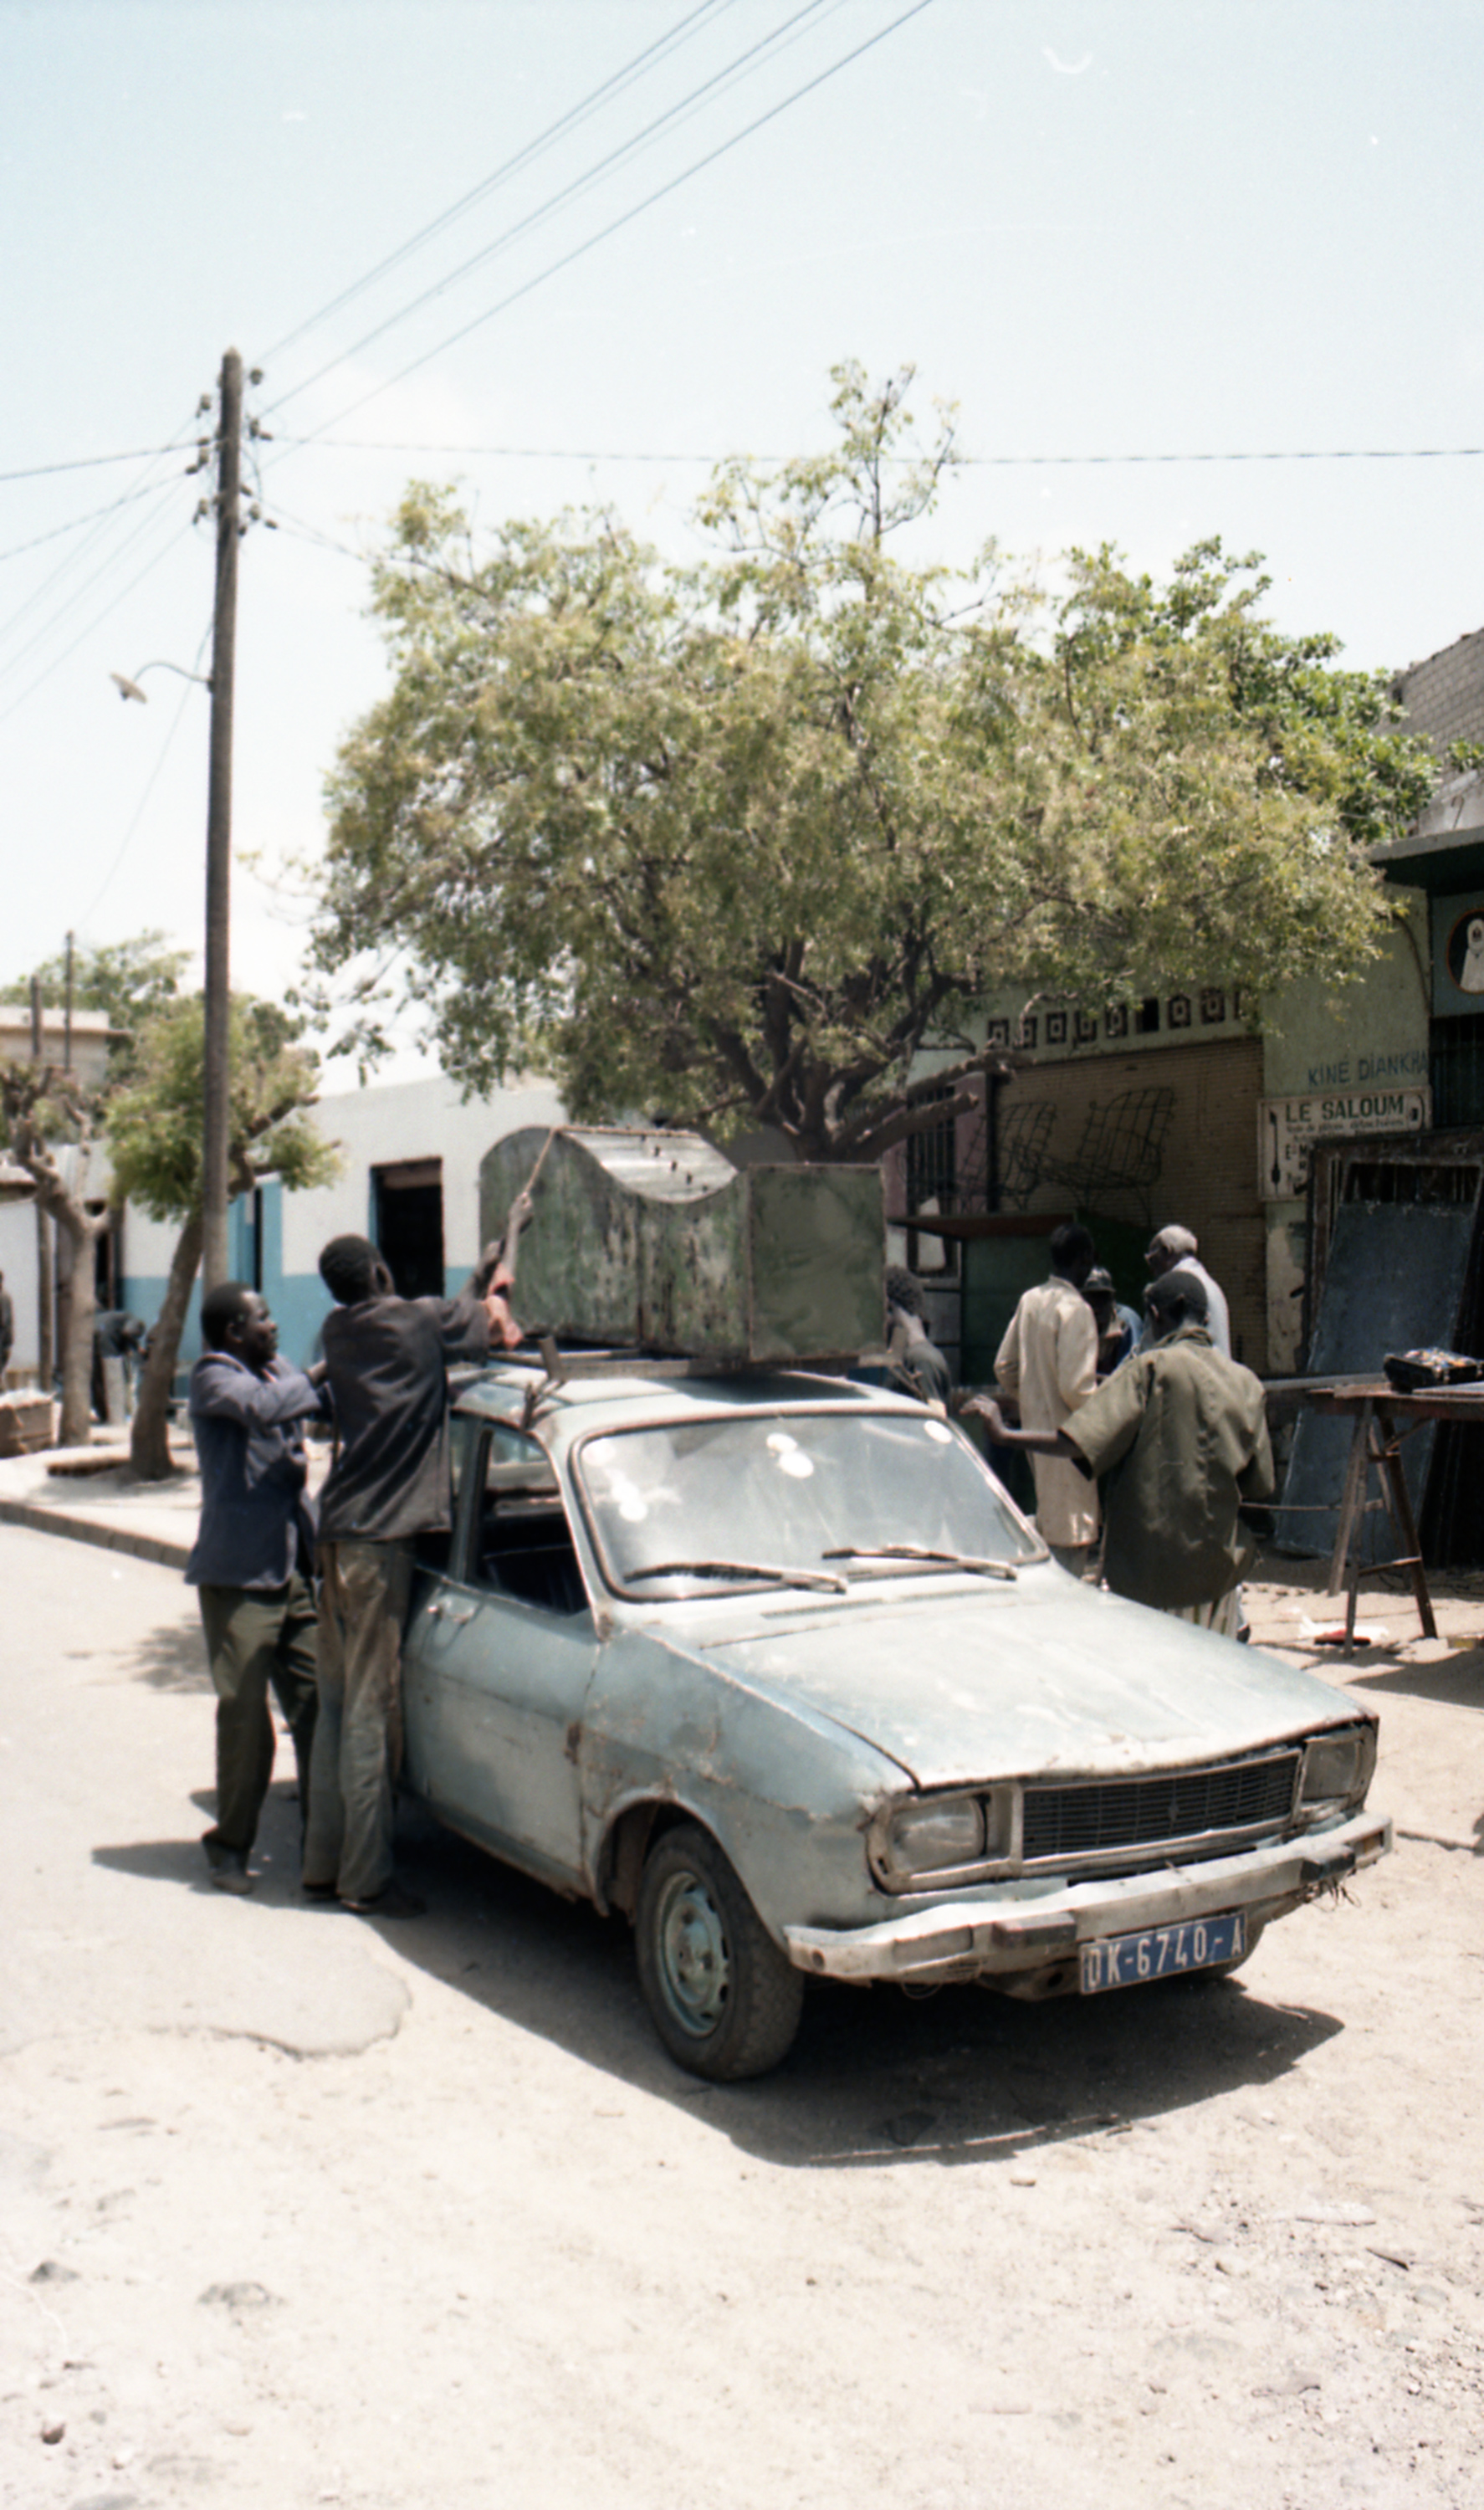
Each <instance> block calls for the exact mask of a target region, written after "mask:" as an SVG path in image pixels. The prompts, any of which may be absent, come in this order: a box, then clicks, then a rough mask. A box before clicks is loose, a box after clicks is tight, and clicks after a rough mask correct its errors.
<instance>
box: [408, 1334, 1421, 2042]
mask: <svg viewBox="0 0 1484 2510" xmlns="http://www.w3.org/2000/svg"><path fill="white" fill-rule="evenodd" d="M566 1366H567V1367H568V1369H569V1370H570V1371H571V1372H573V1373H569V1374H566V1375H563V1374H561V1373H560V1370H559V1369H558V1370H557V1371H556V1372H555V1373H553V1374H548V1373H546V1372H545V1371H544V1370H543V1369H542V1368H540V1367H533V1366H527V1365H525V1364H524V1363H523V1362H515V1361H512V1362H510V1363H508V1364H503V1365H500V1366H497V1367H493V1368H490V1369H488V1370H486V1371H484V1372H483V1373H481V1374H480V1375H478V1376H477V1377H476V1378H475V1379H474V1380H473V1381H472V1382H471V1383H470V1384H469V1385H468V1386H467V1387H465V1388H464V1389H463V1390H462V1392H461V1393H460V1395H459V1398H458V1401H457V1405H456V1412H455V1443H456V1450H457V1465H456V1469H457V1506H456V1519H455V1525H454V1529H453V1533H452V1536H451V1538H450V1539H449V1540H448V1541H447V1543H446V1545H439V1546H438V1547H437V1549H436V1551H435V1552H434V1553H432V1554H430V1557H429V1559H428V1562H427V1564H426V1566H425V1570H424V1573H423V1576H422V1578H421V1582H420V1584H419V1587H418V1589H417V1592H416V1595H415V1599H414V1606H413V1616H412V1623H411V1630H410V1634H409V1639H408V1647H407V1657H406V1700H405V1711H406V1779H407V1782H408V1784H409V1785H410V1787H411V1788H412V1790H413V1791H414V1792H415V1794H416V1795H417V1796H419V1797H420V1798H421V1799H422V1801H423V1802H424V1803H425V1804H426V1805H427V1806H429V1807H430V1809H431V1810H432V1811H433V1812H434V1814H436V1815H437V1817H438V1819H439V1820H440V1821H442V1822H444V1823H446V1824H448V1825H449V1826H450V1827H451V1828H452V1829H454V1830H456V1831H459V1832H461V1833H463V1834H464V1835H465V1836H467V1837H468V1838H470V1839H472V1840H475V1841H476V1842H477V1843H478V1844H480V1845H481V1846H483V1847H484V1848H487V1849H488V1850H490V1851H491V1852H492V1853H493V1854H494V1855H496V1856H499V1857H503V1858H505V1859H507V1860H508V1861H509V1862H510V1863H512V1864H514V1865H516V1866H519V1867H520V1868H522V1869H523V1870H524V1871H525V1872H527V1873H530V1874H533V1875H536V1876H539V1877H540V1878H542V1879H543V1880H544V1881H546V1882H548V1883H552V1884H553V1885H555V1886H556V1887H557V1888H558V1889H559V1890H561V1891H564V1892H568V1893H580V1894H582V1895H584V1896H586V1897H587V1898H589V1899H590V1900H592V1901H593V1902H594V1903H595V1904H596V1905H597V1907H598V1908H599V1909H602V1910H604V1911H609V1910H617V1911H620V1912H622V1913H623V1914H624V1915H625V1916H627V1917H628V1918H629V1919H630V1920H631V1921H632V1923H633V1925H634V1928H635V1933H636V1938H637V1954H638V1968H639V1977H640V1981H641V1984H642V1989H643V1994H644V1997H645V1999H646V2002H647V2004H648V2008H649V2011H650V2013H651V2015H652V2017H653V2020H654V2023H655V2027H656V2029H657V2031H658V2032H659V2035H660V2036H661V2038H662V2039H663V2041H664V2042H665V2045H666V2048H667V2049H668V2050H669V2051H670V2053H671V2055H672V2056H673V2057H675V2058H676V2059H677V2060H678V2061H679V2063H680V2064H681V2065H682V2066H685V2067H688V2068H690V2069H691V2070H692V2071H693V2072H695V2073H699V2074H703V2075H706V2076H709V2077H712V2078H713V2079H721V2080H727V2079H734V2078H737V2077H739V2076H742V2075H748V2074H756V2073H762V2072H764V2071H765V2070H766V2069H768V2068H769V2067H772V2066H774V2065H776V2064H777V2063H778V2062H779V2060H780V2058H781V2057H782V2056H783V2055H784V2053H785V2051H786V2050H787V2048H788V2046H789V2044H790V2042H791V2041H792V2039H793V2036H794V2033H795V2031H796V2028H797V2025H798V2020H799V2012H800V2005H801V1999H802V1996H803V1992H804V1988H805V1985H806V1982H807V1981H808V1980H809V1979H810V1978H811V1977H821V1978H835V1979H851V1980H856V1981H891V1982H895V1983H897V1984H898V1985H923V1984H937V1983H941V1982H945V1981H949V1980H961V1979H971V1980H976V1981H978V1982H979V1983H980V1984H981V1985H983V1986H986V1987H993V1988H998V1989H1001V1990H1003V1991H1005V1992H1007V1993H1008V1994H1010V1995H1013V1996H1019V1997H1049V1996H1057V1995H1062V1994H1069V1993H1070V1994H1079V1993H1080V1994H1083V1995H1092V1994H1097V1993H1100V1992H1102V1991H1105V1990H1108V1989H1112V1988H1118V1987H1124V1986H1129V1985H1133V1984H1136V1983H1137V1982H1139V1981H1142V1980H1146V1979H1151V1978H1159V1977H1161V1976H1166V1975H1169V1974H1170V1973H1172V1972H1175V1971H1185V1970H1192V1971H1195V1970H1203V1971H1205V1972H1207V1973H1209V1974H1220V1973H1223V1972H1225V1971H1229V1970H1231V1969H1234V1968H1235V1967H1236V1966H1237V1964H1238V1963H1239V1962H1240V1961H1242V1960H1244V1959H1246V1958H1247V1957H1248V1955H1249V1954H1250V1953H1251V1952H1252V1951H1253V1949H1254V1947H1255V1945H1256V1943H1257V1940H1258V1937H1259V1936H1260V1935H1261V1933H1262V1930H1263V1928H1264V1927H1265V1926H1266V1925H1267V1924H1268V1923H1269V1922H1270V1921H1272V1920H1273V1919H1275V1918H1278V1917H1282V1916H1283V1915H1285V1914H1286V1913H1287V1912H1288V1911H1289V1910H1292V1909H1297V1908H1299V1907H1301V1906H1302V1905H1303V1903H1304V1902H1306V1901H1308V1900H1311V1899H1313V1897H1314V1896H1315V1895H1316V1894H1317V1893H1318V1892H1320V1891H1322V1890H1323V1889H1325V1888H1326V1887H1327V1886H1329V1885H1332V1884H1335V1883H1340V1882H1342V1881H1343V1880H1344V1879H1345V1878H1346V1877H1348V1876H1349V1875H1351V1873H1353V1872H1354V1871H1355V1870H1356V1869H1357V1868H1358V1867H1361V1866H1365V1865H1369V1864H1371V1863H1372V1862H1374V1861H1375V1859H1376V1858H1378V1857H1380V1856H1382V1855H1383V1854H1385V1852H1386V1851H1387V1849H1388V1847H1389V1844H1390V1828H1389V1823H1388V1822H1387V1821H1386V1820H1384V1819H1380V1818H1377V1817H1376V1816H1374V1815H1370V1814H1368V1813H1367V1812H1366V1811H1365V1808H1364V1807H1365V1800H1366V1791H1367V1788H1368V1786H1369V1784H1370V1780H1371V1774H1372V1770H1373V1768H1374V1766H1375V1758H1376V1722H1375V1720H1374V1718H1372V1717H1370V1716H1368V1715H1365V1714H1363V1713H1361V1712H1359V1711H1357V1710H1356V1709H1355V1708H1354V1707H1353V1706H1352V1704H1351V1702H1350V1701H1349V1700H1347V1699H1346V1698H1344V1697H1343V1696H1342V1695H1340V1694H1338V1693H1336V1692H1333V1691H1331V1690H1329V1689H1328V1688H1327V1687H1326V1686H1325V1685H1324V1684H1323V1683H1321V1682H1319V1681H1317V1680H1315V1679H1313V1677H1312V1676H1310V1675H1308V1674H1305V1673H1302V1672H1298V1671H1296V1670H1293V1669H1292V1668H1290V1667H1289V1666H1287V1665H1284V1664H1282V1663H1279V1662H1277V1661H1276V1660H1275V1659H1274V1658H1273V1657H1270V1656H1266V1655H1264V1654H1261V1653H1260V1652H1259V1651H1257V1650H1255V1649H1249V1648H1245V1647H1238V1646H1237V1645H1236V1644H1235V1643H1233V1642H1231V1641H1229V1640H1226V1639H1221V1638H1216V1637H1213V1636H1211V1635H1210V1634H1208V1633H1206V1632H1203V1631H1199V1630H1196V1629H1193V1628H1191V1627H1189V1626H1188V1625H1186V1624H1184V1623H1182V1622H1179V1621H1177V1620H1174V1619H1172V1618H1170V1617H1168V1616H1163V1615H1161V1614H1157V1613H1152V1612H1148V1611H1146V1610H1144V1609H1143V1608H1142V1607H1141V1606H1138V1605H1134V1604H1128V1603H1123V1602H1121V1601H1119V1600H1118V1599H1117V1598H1115V1597H1113V1596H1110V1595H1107V1594H1104V1593H1100V1592H1098V1591H1096V1590H1094V1589H1093V1588H1091V1587H1089V1586H1087V1585H1084V1584H1080V1583H1078V1582H1076V1581H1075V1580H1074V1579H1073V1578H1070V1577H1068V1576H1067V1575H1066V1574H1065V1573H1064V1572H1063V1571H1062V1570H1061V1569H1060V1568H1058V1567H1057V1566H1056V1564H1055V1563H1054V1562H1053V1561H1052V1560H1051V1559H1050V1557H1049V1556H1048V1554H1047V1552H1046V1547H1045V1545H1044V1544H1043V1543H1042V1542H1041V1540H1039V1538H1038V1536H1037V1535H1036V1533H1035V1531H1034V1529H1033V1527H1032V1526H1030V1525H1029V1524H1028V1523H1027V1521H1026V1520H1025V1519H1024V1518H1023V1517H1022V1516H1021V1515H1020V1514H1019V1513H1018V1511H1017V1510H1016V1508H1015V1507H1014V1506H1013V1505H1012V1503H1011V1502H1010V1501H1009V1500H1008V1497H1007V1495H1006V1494H1005V1492H1004V1491H1003V1490H1002V1489H1001V1487H1000V1485H999V1484H998V1482H997V1481H996V1480H995V1479H994V1477H993V1476H992V1474H991V1473H990V1472H989V1471H988V1469H987V1467H986V1466H985V1464H984V1463H983V1462H982V1461H981V1459H980V1457H979V1455H978V1454H977V1453H976V1451H975V1450H974V1449H973V1447H972V1446H971V1445H970V1442H969V1440H968V1439H967V1438H966V1437H965V1436H964V1435H963V1434H962V1433H961V1432H960V1431H959V1429H958V1428H957V1427H955V1426H952V1425H951V1424H950V1423H948V1422H947V1421H945V1420H942V1419H940V1418H938V1417H937V1416H936V1415H935V1414H934V1413H932V1411H930V1410H927V1409H925V1408H924V1407H923V1405H921V1404H920V1403H916V1402H914V1401H912V1400H911V1399H910V1398H908V1397H907V1396H906V1395H904V1394H898V1393H896V1392H894V1391H890V1390H881V1389H876V1388H867V1387H860V1386H856V1385H853V1384H851V1383H849V1382H848V1381H846V1380H844V1379H841V1378H831V1377H823V1376H809V1375H803V1374H799V1375H777V1376H769V1375H766V1374H763V1373H761V1372H758V1371H742V1372H739V1373H738V1374H736V1375H732V1376H727V1375H717V1376H714V1377H711V1378H706V1377H704V1376H701V1375H698V1374H696V1373H695V1372H694V1371H688V1370H683V1369H676V1370H675V1371H674V1372H672V1373H666V1370H665V1369H664V1368H655V1369H653V1370H651V1371H650V1372H648V1373H646V1372H645V1371H643V1370H642V1369H639V1370H635V1369H634V1368H633V1367H629V1368H628V1369H615V1370H613V1371H612V1372H611V1373H608V1372H605V1371H604V1370H602V1369H600V1368H598V1367H596V1366H595V1365H594V1366H591V1367H590V1369H589V1371H588V1373H586V1374H585V1373H582V1371H583V1366H584V1364H583V1363H581V1362H578V1361H576V1360H572V1361H569V1362H568V1363H566Z"/></svg>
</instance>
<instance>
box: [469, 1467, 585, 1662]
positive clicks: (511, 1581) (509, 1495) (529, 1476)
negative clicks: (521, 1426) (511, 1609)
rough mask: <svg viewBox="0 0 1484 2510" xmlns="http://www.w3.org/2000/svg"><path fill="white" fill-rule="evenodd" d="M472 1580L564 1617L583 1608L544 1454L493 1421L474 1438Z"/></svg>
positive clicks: (573, 1555)
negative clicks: (477, 1446) (477, 1484)
mask: <svg viewBox="0 0 1484 2510" xmlns="http://www.w3.org/2000/svg"><path fill="white" fill-rule="evenodd" d="M476 1469H477V1471H478V1472H479V1474H480V1476H481V1489H480V1493H479V1513H478V1522H477V1525H476V1529H475V1560H474V1576H475V1583H476V1585H479V1586H487V1587H491V1588H493V1589H494V1590H495V1592H496V1593H498V1594H502V1595H514V1597H516V1598H517V1600H518V1601H519V1602H520V1603H522V1604H534V1605H536V1606H537V1607H538V1608H539V1609H540V1610H541V1611H543V1612H548V1613H557V1614H560V1615H562V1616H567V1617H570V1616H572V1615H574V1614H577V1613H585V1612H586V1611H587V1610H588V1590H587V1588H586V1586H585V1585H584V1584H583V1576H582V1571H581V1569H580V1568H579V1566H578V1561H577V1551H576V1547H575V1545H574V1543H573V1540H572V1528H571V1526H570V1525H569V1523H568V1521H567V1511H566V1508H565V1507H564V1505H563V1504H562V1496H561V1490H560V1487H559V1485H558V1483H557V1479H556V1475H555V1473H554V1471H553V1470H552V1464H551V1462H550V1460H549V1458H548V1457H547V1456H546V1455H545V1454H544V1453H543V1451H542V1449H541V1448H540V1447H538V1446H537V1444H536V1442H535V1440H534V1438H526V1437H523V1436H522V1435H521V1433H520V1431H519V1430H518V1429H513V1428H511V1427H510V1426H508V1425H507V1424H506V1423H504V1422H495V1423H494V1424H493V1425H492V1426H491V1427H490V1428H489V1430H488V1431H487V1433H486V1435H485V1438H484V1440H483V1442H482V1445H481V1451H480V1455H479V1458H478V1461H477V1464H476Z"/></svg>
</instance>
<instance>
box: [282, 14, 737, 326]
mask: <svg viewBox="0 0 1484 2510" xmlns="http://www.w3.org/2000/svg"><path fill="white" fill-rule="evenodd" d="M733 5H734V0H701V6H700V7H699V8H695V9H691V10H689V11H688V12H687V14H686V15H685V17H683V18H682V19H679V20H678V21H677V23H676V24H675V25H673V26H671V27H670V29H669V31H668V32H667V33H666V34H664V35H659V36H657V37H656V38H655V41H654V42H653V43H652V44H646V45H645V47H644V49H643V51H642V52H639V53H635V54H634V56H633V57H632V59H631V60H628V61H626V62H625V63H624V66H623V68H622V69H618V70H615V71H614V73H613V75H612V77H611V78H606V79H604V80H603V81H602V82H601V84H600V85H599V86H597V87H595V88H593V89H591V90H590V93H589V94H588V95H585V96H584V97H582V99H581V100H580V102H578V103H577V104H574V105H573V106H571V107H570V109H569V110H568V111H567V112H566V113H563V114H561V115H559V116H558V118H557V120H556V121H555V122H552V123H549V124H548V126H547V128H546V130H545V131H543V132H539V133H537V136H536V137H535V138H534V139H531V140H528V141H527V142H526V144H525V146H524V147H523V148H519V149H517V150H516V152H515V154H514V157H507V158H506V160H505V162H504V164H503V165H500V166H497V167H496V168H495V171H494V172H493V173H492V174H487V175H486V176H485V177H484V180H483V181H482V182H480V183H476V185H475V187H474V189H473V191H471V192H466V193H465V194H464V195H463V197H462V199H460V200H457V201H455V202H454V203H453V204H452V206H451V208H449V209H443V210H441V211H440V212H439V214H438V216H437V217H436V218H433V219H431V220H430V221H429V223H428V225H427V226H425V227H420V228H419V229H418V232H417V233H416V235H413V236H409V237H408V238H407V241H406V242H405V244H400V245H399V246H398V247H397V249H396V251H395V252H389V253H388V254H387V256H386V258H385V259H384V260H382V261H379V262H377V264H376V266H375V268H374V269H372V270H368V271H366V272H365V274H364V276H363V277H362V278H361V279H356V280H353V281H352V282H351V285H349V287H342V289H341V290H340V293H339V295H338V296H332V297H331V298H330V300H329V302H328V304H326V305H322V306H321V308H320V310H319V312H318V313H317V314H311V315H309V316H307V317H306V319H305V320H304V321H303V322H302V323H295V325H294V327H293V329H292V330H291V331H285V333H284V336H283V338H282V339H280V340H276V341H275V342H274V344H273V346H272V348H271V349H268V350H265V351H264V354H263V363H264V364H265V365H266V364H267V363H268V361H270V360H271V359H273V358H277V357H280V356H282V354H283V352H284V350H285V349H287V348H291V347H292V345H293V343H294V341H295V340H302V339H303V337H304V336H305V333H306V332H309V331H313V330H316V329H318V327H319V325H320V324H321V323H327V322H328V321H329V320H330V318H331V316H333V315H335V314H338V313H340V312H342V311H343V309H344V308H345V307H346V306H347V305H350V304H352V303H353V302H354V300H355V299H356V298H357V297H358V296H361V295H363V294H364V292H365V290H366V289H367V288H368V287H373V286H374V285H375V284H376V282H377V280H378V279H385V278H386V277H387V275H388V273H389V272H391V271H393V270H396V269H398V268H400V265H401V263H402V262H404V261H406V260H408V259H409V258H410V256H411V255H412V254H413V253H414V252H417V251H419V250H420V249H421V248H422V247H423V246H424V245H426V244H431V243H432V242H433V241H434V239H435V237H437V236H440V235H442V234H443V233H444V231H445V230H446V229H447V228H448V227H451V226H452V225H453V224H454V223H455V221H456V220H457V219H459V218H461V217H463V216H465V215H466V214H467V212H468V211H469V210H470V209H476V208H477V207H478V204H479V203H480V202H481V201H484V200H487V199H488V198H489V196H490V194H491V193H492V192H496V191H498V190H499V189H500V186H501V185H502V184H503V183H507V182H509V180H510V179H511V177H512V175H514V174H517V173H519V172H520V171H522V170H523V169H524V168H525V167H527V166H529V165H533V164H534V163H535V161H536V159H537V158H538V157H543V156H545V154H546V152H547V150H548V149H549V148H551V147H552V146H553V145H554V143H555V142H556V141H557V140H558V139H560V138H562V137H564V136H565V134H566V133H568V132H569V131H573V130H575V129H576V128H577V127H578V125H579V124H580V123H582V122H586V121H587V120H588V119H589V117H590V115H591V114H593V113H595V112H596V110H597V108H598V106H599V105H600V104H602V103H603V102H605V101H606V100H608V99H609V98H611V97H613V96H616V95H622V94H623V92H624V90H625V88H626V87H630V86H631V85H632V84H633V82H634V80H635V79H636V78H638V77H640V76H641V75H642V73H643V71H644V68H645V65H646V64H648V66H649V67H650V68H655V67H658V65H659V63H660V62H661V61H662V60H664V59H665V58H666V56H667V55H668V54H670V53H671V52H674V51H677V50H678V49H679V47H680V45H681V44H682V43H686V42H688V41H689V40H690V37H691V35H692V34H694V33H695V31H696V29H697V27H698V25H699V23H700V21H701V19H703V18H709V17H713V16H715V15H716V14H718V13H719V12H720V11H724V10H726V9H729V8H731V7H732V6H733Z"/></svg>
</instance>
